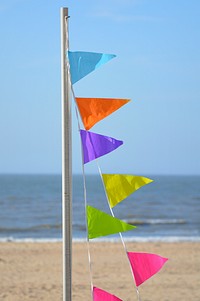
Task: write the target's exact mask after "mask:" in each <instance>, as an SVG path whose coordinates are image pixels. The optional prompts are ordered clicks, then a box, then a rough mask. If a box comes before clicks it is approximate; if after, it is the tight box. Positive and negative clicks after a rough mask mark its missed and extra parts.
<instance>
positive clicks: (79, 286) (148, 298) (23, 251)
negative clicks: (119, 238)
mask: <svg viewBox="0 0 200 301" xmlns="http://www.w3.org/2000/svg"><path fill="white" fill-rule="evenodd" d="M126 247H127V250H128V251H132V252H133V251H137V252H149V253H156V254H159V255H161V256H163V257H168V258H169V261H168V262H167V263H166V264H165V265H164V267H163V268H162V269H161V270H160V272H159V273H158V274H156V275H155V276H153V277H152V278H151V279H149V280H148V281H146V282H145V283H144V284H142V285H141V286H140V288H139V291H140V296H141V300H142V301H199V300H200V243H198V242H196V243H194V242H192V243H190V242H188V243H185V242H179V243H163V242H162V243H161V242H157V243H127V244H126ZM90 251H91V260H92V272H93V284H94V286H97V287H99V288H102V289H104V290H107V291H108V292H110V293H112V294H115V295H116V296H118V297H119V298H121V299H122V300H123V301H125V300H126V301H131V300H133V301H134V300H137V295H136V291H135V286H134V282H133V279H132V275H131V271H130V267H129V263H128V260H127V257H126V254H125V252H124V249H123V246H122V244H121V243H105V242H101V243H99V242H95V243H94V242H92V243H90ZM0 300H1V301H2V300H4V301H27V300H30V301H32V300H37V301H39V300H45V301H62V245H61V243H13V242H8V243H0ZM72 300H73V301H80V300H84V301H85V300H91V293H90V273H89V265H88V255H87V244H85V243H73V289H72Z"/></svg>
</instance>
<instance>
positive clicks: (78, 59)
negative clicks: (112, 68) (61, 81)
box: [68, 51, 116, 84]
mask: <svg viewBox="0 0 200 301" xmlns="http://www.w3.org/2000/svg"><path fill="white" fill-rule="evenodd" d="M114 57H116V55H114V54H105V53H95V52H84V51H74V52H72V51H68V58H69V64H70V73H71V81H72V84H75V83H76V82H77V81H79V80H80V79H81V78H83V77H84V76H86V75H88V74H89V73H91V72H92V71H94V70H95V69H97V68H99V67H100V66H101V65H103V64H105V63H107V62H108V61H110V60H111V59H113V58H114Z"/></svg>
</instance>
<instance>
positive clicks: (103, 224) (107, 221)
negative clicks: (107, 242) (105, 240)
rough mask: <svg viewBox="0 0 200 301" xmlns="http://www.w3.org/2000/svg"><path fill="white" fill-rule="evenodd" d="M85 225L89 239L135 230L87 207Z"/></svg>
mask: <svg viewBox="0 0 200 301" xmlns="http://www.w3.org/2000/svg"><path fill="white" fill-rule="evenodd" d="M87 224H88V237H89V238H90V239H92V238H96V237H101V236H106V235H110V234H115V233H119V232H125V231H129V230H132V229H134V228H136V226H133V225H130V224H127V223H125V222H123V221H121V220H120V219H118V218H115V217H112V216H111V215H109V214H107V213H105V212H103V211H100V210H98V209H96V208H94V207H92V206H89V205H87Z"/></svg>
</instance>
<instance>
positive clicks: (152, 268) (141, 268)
mask: <svg viewBox="0 0 200 301" xmlns="http://www.w3.org/2000/svg"><path fill="white" fill-rule="evenodd" d="M127 254H128V258H129V261H130V264H131V267H132V271H133V274H134V278H135V283H136V286H139V285H140V284H142V283H143V282H144V281H146V280H147V279H149V278H150V277H152V276H153V275H154V274H156V273H158V272H159V270H160V269H161V268H162V266H163V265H164V264H165V262H166V261H167V260H168V258H164V257H161V256H159V255H156V254H150V253H135V252H127Z"/></svg>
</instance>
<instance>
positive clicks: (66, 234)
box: [61, 8, 72, 301]
mask: <svg viewBox="0 0 200 301" xmlns="http://www.w3.org/2000/svg"><path fill="white" fill-rule="evenodd" d="M68 17H69V16H68V8H61V95H62V96H61V98H62V236H63V301H71V299H72V143H71V130H72V125H71V103H70V82H69V70H68V64H67V60H66V51H67V50H68V43H69V42H68Z"/></svg>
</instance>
